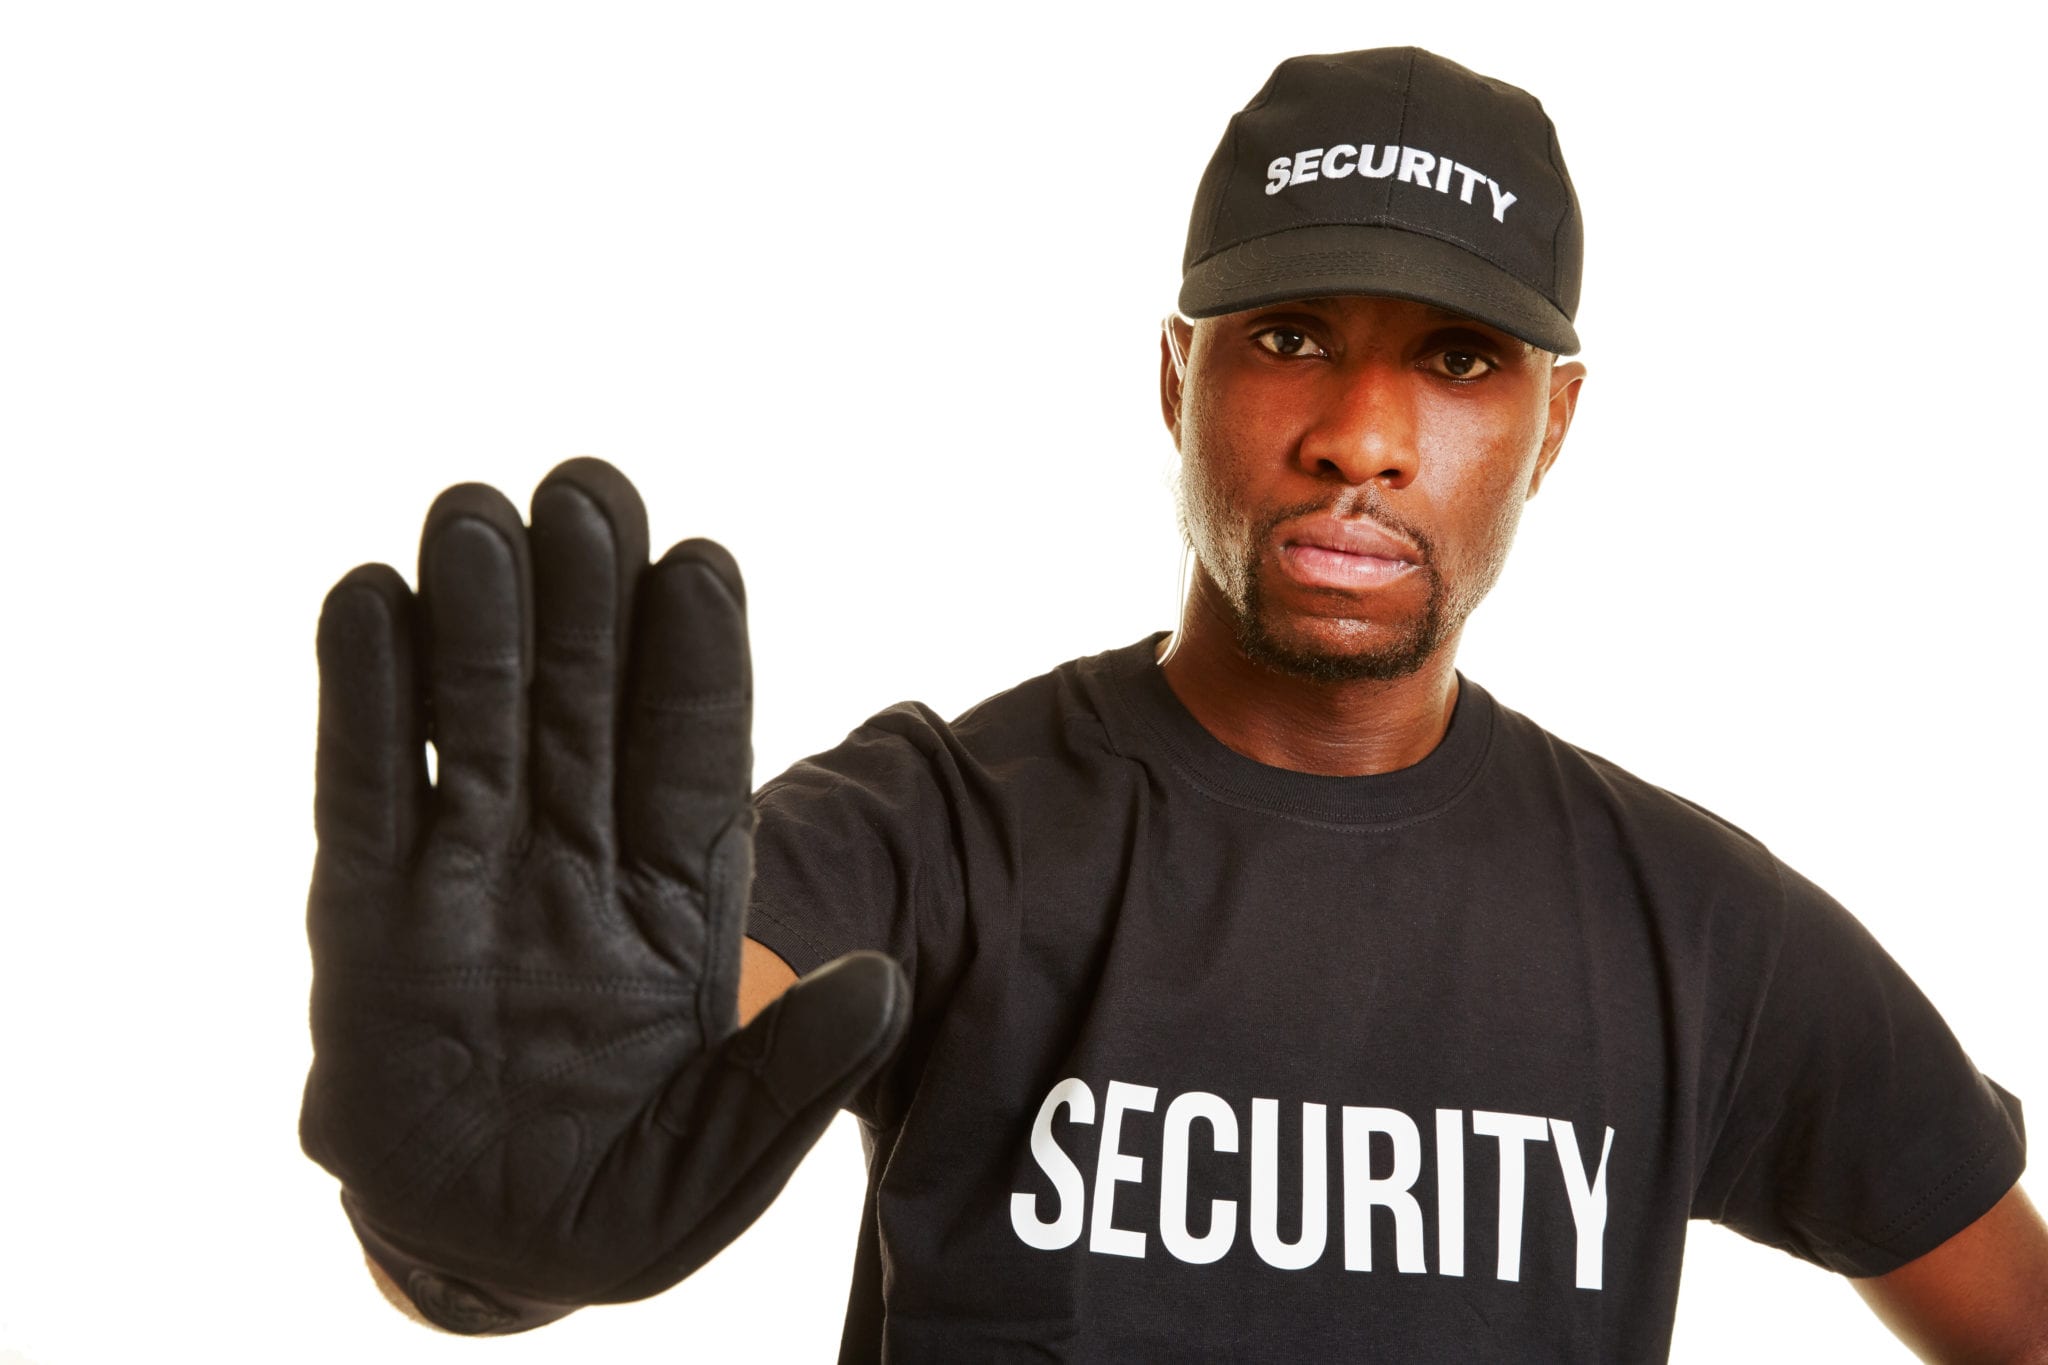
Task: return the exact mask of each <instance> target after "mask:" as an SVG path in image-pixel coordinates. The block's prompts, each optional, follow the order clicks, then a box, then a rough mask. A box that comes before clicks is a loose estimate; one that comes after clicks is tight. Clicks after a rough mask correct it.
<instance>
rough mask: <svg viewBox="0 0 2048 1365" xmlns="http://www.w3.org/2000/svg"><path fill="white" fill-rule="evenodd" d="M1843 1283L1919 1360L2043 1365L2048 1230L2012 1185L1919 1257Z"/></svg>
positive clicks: (2046, 1359)
mask: <svg viewBox="0 0 2048 1365" xmlns="http://www.w3.org/2000/svg"><path fill="white" fill-rule="evenodd" d="M1849 1283H1851V1284H1853V1285H1855V1286H1856V1292H1857V1293H1859V1294H1861V1295H1862V1296H1863V1299H1864V1301H1865V1302H1866V1303H1868V1304H1869V1305H1870V1307H1871V1311H1873V1312H1875V1313H1876V1314H1877V1316H1878V1318H1879V1319H1880V1320H1882V1321H1883V1323H1884V1325H1885V1326H1887V1327H1889V1328H1891V1329H1892V1331H1893V1332H1895V1333H1897V1334H1898V1337H1899V1340H1901V1341H1903V1342H1905V1343H1906V1345H1908V1346H1909V1347H1911V1348H1912V1349H1913V1351H1914V1353H1915V1354H1916V1355H1918V1356H1919V1357H1920V1358H1921V1359H1923V1360H1931V1361H1942V1362H1957V1363H1958V1365H1961V1363H1962V1362H1977V1361H1984V1362H1987V1363H1988V1362H1999V1363H2000V1365H2048V1224H2044V1223H2043V1222H2042V1221H2041V1215H2040V1213H2039V1211H2037V1210H2036V1209H2035V1208H2034V1206H2033V1204H2032V1203H2030V1202H2029V1201H2028V1199H2027V1196H2026V1192H2025V1191H2023V1190H2021V1189H2020V1187H2019V1186H2017V1185H2015V1186H2013V1187H2012V1190H2011V1191H2010V1192H2009V1193H2008V1194H2007V1195H2006V1196H2005V1197H2004V1198H2003V1199H2001V1200H1999V1201H1998V1203H1996V1204H1995V1205H1993V1206H1992V1208H1991V1211H1990V1212H1988V1213H1986V1214H1985V1215H1984V1216H1983V1217H1982V1218H1979V1219H1978V1220H1977V1221H1976V1222H1974V1223H1972V1224H1970V1226H1968V1227H1966V1228H1964V1229H1963V1230H1962V1231H1961V1232H1959V1233H1957V1234H1956V1235H1955V1236H1953V1237H1951V1238H1949V1239H1948V1240H1947V1241H1946V1242H1943V1243H1942V1244H1941V1245H1940V1246H1938V1247H1936V1248H1935V1249H1934V1250H1932V1251H1930V1252H1928V1253H1927V1254H1926V1255H1924V1256H1921V1257H1919V1258H1918V1259H1916V1260H1912V1261H1908V1262H1907V1263H1906V1264H1904V1265H1902V1266H1900V1267H1899V1268H1898V1269H1897V1270H1894V1271H1892V1272H1891V1273H1889V1274H1886V1275H1877V1276H1873V1277H1871V1278H1869V1279H1861V1280H1851V1281H1850V1282H1849Z"/></svg>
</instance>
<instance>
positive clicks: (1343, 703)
mask: <svg viewBox="0 0 2048 1365" xmlns="http://www.w3.org/2000/svg"><path fill="white" fill-rule="evenodd" d="M1457 643H1458V642H1457V639H1456V637H1455V636H1454V637H1453V638H1451V639H1449V640H1446V641H1445V642H1444V644H1443V647H1442V648H1440V649H1438V650H1437V651H1436V652H1435V653H1434V654H1432V655H1431V656H1430V657H1429V659H1428V660H1426V661H1425V662H1424V663H1423V665H1422V667H1420V668H1418V669H1417V670H1416V671H1415V672H1413V673H1410V674H1408V675H1406V676H1405V677H1400V678H1391V679H1385V680H1382V679H1377V678H1364V679H1358V680H1355V681H1349V682H1312V681H1310V680H1308V679H1305V678H1299V677H1295V676H1293V675H1291V674H1286V673H1281V672H1278V671H1277V670H1275V669H1272V668H1269V667H1267V666H1266V665H1263V664H1258V663H1254V662H1253V661H1252V660H1250V659H1248V658H1246V657H1245V655H1244V652H1243V651H1242V650H1241V649H1240V648H1239V647H1238V644H1237V636H1236V632H1235V630H1234V629H1233V628H1232V627H1231V626H1230V625H1229V624H1228V623H1227V622H1226V621H1224V620H1223V619H1222V618H1221V616H1220V613H1218V612H1217V611H1216V610H1215V609H1214V608H1213V606H1212V605H1211V604H1208V603H1206V602H1204V601H1203V599H1202V595H1201V594H1199V593H1197V594H1196V595H1195V596H1194V597H1193V598H1192V599H1191V600H1190V601H1189V603H1188V605H1187V608H1186V610H1185V611H1184V612H1183V613H1182V619H1181V627H1180V632H1179V635H1178V637H1177V639H1176V640H1175V641H1174V643H1173V646H1172V653H1171V654H1170V656H1168V658H1167V659H1166V662H1165V664H1164V665H1163V667H1164V670H1165V674H1166V683H1167V686H1169V687H1171V688H1172V689H1173V693H1174V695H1175V696H1176V697H1178V698H1180V702H1181V705H1183V706H1185V707H1187V709H1188V712H1189V714H1191V715H1192V716H1194V718H1195V719H1196V720H1197V721H1199V722H1201V725H1202V728H1203V729H1205V730H1207V731H1208V732H1209V733H1210V734H1212V735H1214V736H1215V737H1216V739H1217V740H1218V741H1219V742H1220V743H1222V744H1223V745H1224V746H1225V747H1227V748H1230V749H1234V750H1236V751H1237V752H1238V753H1240V754H1243V755H1244V756H1245V757H1246V758H1250V759H1255V760H1256V761H1258V762H1260V763H1264V764H1266V765H1267V766H1269V767H1274V768H1287V769H1291V770H1292V771H1295V772H1303V773H1317V774H1321V775H1323V776H1326V777H1360V776H1365V775H1369V774H1372V773H1385V772H1392V771H1394V770H1395V769H1397V768H1406V767H1409V766H1410V765H1412V764H1416V763H1420V762H1421V761H1422V760H1423V759H1424V758H1426V757H1428V755H1429V753H1430V751H1431V750H1432V749H1434V748H1436V746H1437V744H1438V743H1439V742H1441V741H1442V739H1443V737H1444V732H1445V731H1447V730H1448V729H1449V728H1450V724H1451V712H1452V711H1453V710H1454V709H1455V708H1456V706H1457V700H1458V675H1457V670H1456V668H1455V666H1454V663H1453V660H1454V658H1455V656H1456V654H1457Z"/></svg>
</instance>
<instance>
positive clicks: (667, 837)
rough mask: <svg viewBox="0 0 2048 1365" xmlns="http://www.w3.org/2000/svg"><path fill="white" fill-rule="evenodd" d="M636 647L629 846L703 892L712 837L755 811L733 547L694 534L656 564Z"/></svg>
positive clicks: (627, 767)
mask: <svg viewBox="0 0 2048 1365" xmlns="http://www.w3.org/2000/svg"><path fill="white" fill-rule="evenodd" d="M632 652H633V659H632V679H631V684H630V688H629V692H628V712H627V716H626V724H625V733H624V736H623V742H624V748H623V751H622V754H621V771H620V784H619V826H620V831H621V835H622V837H623V844H624V850H623V851H624V852H625V854H626V856H628V857H629V858H633V859H636V860H639V861H641V862H644V863H646V864H648V865H650V866H652V867H653V868H655V869H656V870H657V871H660V872H663V873H666V874H667V875H669V876H673V877H677V878H680V879H681V880H682V881H683V882H684V883H685V884H686V885H688V886H690V887H691V888H692V889H694V890H697V891H700V892H702V891H704V890H705V889H706V884H707V876H708V860H709V858H710V853H711V848H712V844H713V843H714V841H716V840H717V838H718V836H719V835H720V833H721V832H722V831H724V830H725V828H726V827H727V826H728V825H730V824H732V823H733V820H734V818H735V816H743V815H745V814H746V813H747V812H748V811H749V810H750V798H751V795H752V791H753V748H752V734H751V729H752V724H753V709H754V684H753V665H752V661H751V658H750V655H749V652H748V646H747V615H746V590H745V588H744V587H743V586H742V584H741V581H740V573H739V566H738V565H737V564H735V563H734V562H733V558H732V556H731V555H730V554H728V553H727V552H726V550H725V548H724V547H723V546H721V545H719V544H717V543H716V542H714V541H709V540H688V541H684V542H683V543H682V544H680V545H677V546H675V547H674V548H673V549H671V550H670V551H669V552H668V553H667V554H665V555H663V556H662V557H661V559H660V561H659V562H658V563H656V564H655V565H654V566H653V567H651V568H650V569H648V571H647V572H646V574H645V575H643V577H642V579H641V582H640V587H639V592H638V600H637V602H636V604H635V611H634V627H633V645H632ZM734 951H735V952H736V951H737V944H736V943H735V945H734Z"/></svg>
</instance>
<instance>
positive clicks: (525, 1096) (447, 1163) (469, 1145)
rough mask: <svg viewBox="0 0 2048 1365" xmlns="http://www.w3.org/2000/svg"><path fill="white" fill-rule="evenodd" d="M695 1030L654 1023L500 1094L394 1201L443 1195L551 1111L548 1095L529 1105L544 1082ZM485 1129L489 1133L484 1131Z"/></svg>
mask: <svg viewBox="0 0 2048 1365" xmlns="http://www.w3.org/2000/svg"><path fill="white" fill-rule="evenodd" d="M693 1031H694V1030H692V1029H691V1028H690V1026H689V1025H688V1024H687V1023H685V1022H684V1021H683V1020H680V1019H673V1018H670V1019H661V1020H657V1021H655V1022H654V1023H652V1024H648V1025H645V1026H643V1027H641V1028H637V1029H635V1030H633V1031H632V1032H631V1033H626V1034H621V1035H620V1036H619V1037H617V1038H614V1039H612V1040H611V1041H610V1042H607V1043H604V1044H601V1045H600V1046H598V1047H595V1048H592V1049H591V1050H589V1051H588V1052H584V1053H580V1054H578V1055H577V1056H574V1057H570V1058H567V1059H565V1060H563V1061H560V1062H557V1063H556V1064H555V1065H553V1066H551V1067H549V1068H548V1069H547V1070H545V1071H540V1072H537V1073H535V1074H534V1075H532V1076H529V1077H528V1078H527V1079H526V1080H524V1081H522V1082H520V1083H519V1084H518V1085H516V1086H513V1087H511V1088H509V1089H507V1090H505V1091H503V1092H501V1093H500V1094H499V1096H498V1097H497V1101H496V1103H494V1104H488V1105H486V1106H484V1107H483V1108H481V1109H480V1110H479V1111H478V1112H477V1113H475V1114H473V1115H471V1116H470V1118H468V1119H467V1120H465V1121H464V1122H463V1123H462V1124H460V1125H459V1126H458V1127H457V1128H456V1130H455V1131H454V1132H453V1133H451V1134H449V1135H448V1137H447V1138H446V1139H445V1140H444V1142H443V1143H442V1145H441V1150H440V1152H439V1153H437V1154H436V1155H435V1156H434V1157H433V1158H431V1159H430V1160H429V1161H428V1162H427V1163H426V1165H425V1166H424V1167H423V1168H422V1169H421V1170H420V1172H419V1174H418V1175H416V1176H415V1177H413V1179H412V1180H411V1181H409V1182H407V1184H406V1186H405V1187H401V1188H400V1189H399V1190H397V1191H394V1196H403V1195H405V1194H407V1193H409V1192H411V1191H422V1192H425V1191H438V1190H439V1189H440V1188H441V1187H442V1185H444V1184H445V1183H446V1181H447V1180H448V1179H450V1178H451V1177H452V1176H453V1175H454V1174H456V1173H459V1172H460V1171H462V1170H466V1169H468V1166H469V1163H470V1162H472V1161H474V1160H475V1159H476V1158H477V1156H478V1154H480V1153H481V1152H482V1150H483V1149H484V1148H485V1147H487V1146H489V1145H490V1143H491V1142H493V1141H496V1140H497V1139H498V1138H500V1137H503V1136H504V1135H505V1134H507V1133H509V1132H511V1131H512V1128H513V1126H514V1125H515V1124H516V1123H517V1122H518V1121H519V1120H521V1119H524V1118H526V1117H528V1116H529V1115H530V1114H532V1113H535V1112H538V1111H539V1110H542V1109H546V1108H548V1107H549V1104H550V1103H551V1102H552V1101H551V1100H550V1097H548V1096H546V1095H543V1096H541V1097H540V1101H541V1102H540V1103H537V1104H533V1103H530V1100H531V1098H532V1092H533V1091H534V1090H536V1089H538V1088H539V1087H540V1086H542V1085H544V1084H545V1083H547V1082H549V1081H552V1080H555V1079H557V1078H558V1077H561V1076H563V1075H566V1074H567V1073H569V1072H572V1071H578V1070H581V1069H583V1068H584V1067H586V1066H588V1065H590V1064H591V1063H592V1062H597V1061H601V1060H603V1059H604V1058H605V1057H607V1056H610V1055H611V1054H612V1053H615V1052H621V1051H625V1050H627V1049H629V1048H633V1047H637V1046H639V1045H640V1044H641V1043H644V1042H646V1041H647V1040H648V1039H650V1038H654V1037H657V1036H659V1035H661V1034H663V1033H668V1032H677V1033H683V1034H688V1033H691V1032H693ZM578 1121H579V1123H580V1122H581V1119H580V1117H579V1118H578ZM484 1130H489V1131H487V1132H485V1131H484ZM480 1132H482V1133H483V1140H482V1141H477V1140H476V1139H477V1137H478V1135H479V1133H480ZM578 1164H579V1166H580V1165H581V1164H582V1163H580V1162H579V1163H578ZM450 1167H454V1168H455V1170H454V1171H451V1170H450V1169H449V1168H450Z"/></svg>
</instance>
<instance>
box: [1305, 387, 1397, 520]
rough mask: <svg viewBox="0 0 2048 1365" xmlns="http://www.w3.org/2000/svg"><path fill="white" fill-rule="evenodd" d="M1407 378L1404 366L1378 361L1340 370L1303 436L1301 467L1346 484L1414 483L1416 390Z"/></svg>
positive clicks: (1326, 390) (1389, 484)
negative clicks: (1375, 482) (1377, 482)
mask: <svg viewBox="0 0 2048 1365" xmlns="http://www.w3.org/2000/svg"><path fill="white" fill-rule="evenodd" d="M1407 378H1408V375H1407V374H1406V373H1405V367H1403V366H1401V365H1400V364H1398V363H1397V362H1393V361H1388V360H1381V359H1377V358H1375V359H1373V360H1370V361H1367V362H1363V363H1359V364H1356V365H1347V366H1343V367H1341V368H1338V369H1337V370H1335V371H1334V372H1333V373H1332V374H1331V375H1330V376H1329V378H1328V380H1327V382H1326V385H1325V388H1324V392H1323V405H1322V407H1321V409H1320V410H1319V411H1318V412H1317V413H1316V417H1315V421H1314V422H1313V423H1312V424H1311V425H1310V427H1309V429H1308V430H1307V431H1306V432H1305V433H1303V435H1302V438H1301V447H1300V460H1301V464H1302V466H1303V467H1304V468H1305V469H1307V470H1308V471H1309V472H1310V473H1312V474H1315V475H1317V476H1318V477H1323V478H1328V477H1332V476H1335V477H1337V478H1341V479H1342V480H1343V481H1344V482H1345V483H1347V484H1365V483H1371V482H1374V481H1375V480H1377V481H1380V482H1382V483H1384V484H1385V485H1386V486H1387V487H1389V488H1401V487H1405V486H1406V485H1407V484H1408V483H1409V482H1411V481H1412V480H1413V479H1414V478H1415V475H1416V471H1417V469H1418V467H1419V464H1420V461H1419V460H1418V458H1417V452H1416V445H1415V435H1416V433H1415V403H1414V388H1413V385H1411V384H1409V383H1407V382H1406V380H1407Z"/></svg>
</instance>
